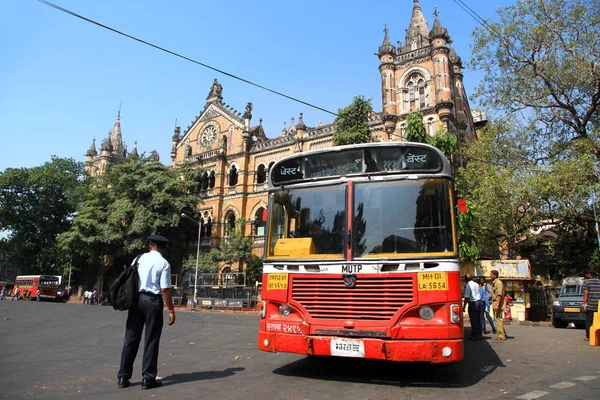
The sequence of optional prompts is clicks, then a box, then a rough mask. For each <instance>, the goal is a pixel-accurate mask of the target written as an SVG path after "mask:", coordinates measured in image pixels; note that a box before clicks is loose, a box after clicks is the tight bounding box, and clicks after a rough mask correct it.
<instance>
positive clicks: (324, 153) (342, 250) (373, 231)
mask: <svg viewBox="0 0 600 400" xmlns="http://www.w3.org/2000/svg"><path fill="white" fill-rule="evenodd" d="M453 193H454V190H453V178H452V171H451V167H450V163H449V162H448V160H447V159H446V157H444V155H443V154H442V153H441V152H440V151H439V150H438V149H436V148H434V147H431V146H428V145H425V144H420V143H368V144H360V145H353V146H340V147H334V148H329V149H323V150H316V151H310V152H306V153H302V154H298V155H294V156H290V157H287V158H284V159H282V160H280V161H278V162H276V163H275V164H274V165H273V167H272V168H271V170H270V173H269V205H268V220H267V237H266V240H265V256H264V262H263V265H264V267H263V285H262V302H261V303H260V304H259V307H261V312H260V316H261V319H260V330H259V334H258V346H259V348H260V349H261V350H263V351H267V352H289V353H298V354H308V355H315V356H340V357H362V358H371V359H381V360H391V361H419V362H429V363H453V362H459V361H462V360H463V357H464V343H463V320H462V310H461V282H460V272H459V260H458V244H457V242H458V240H457V229H456V222H455V204H454V197H453Z"/></svg>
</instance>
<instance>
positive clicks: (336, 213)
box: [268, 185, 346, 258]
mask: <svg viewBox="0 0 600 400" xmlns="http://www.w3.org/2000/svg"><path fill="white" fill-rule="evenodd" d="M345 199H346V185H335V186H320V187H318V188H310V189H308V188H296V189H283V190H281V191H277V192H275V193H273V206H272V207H271V210H272V211H271V230H270V232H271V234H270V237H271V239H270V246H269V254H268V255H269V256H298V257H302V256H304V257H306V258H310V257H316V256H320V257H323V256H329V257H336V258H337V257H339V258H341V257H343V256H344V243H345V240H344V239H345V237H346V201H345ZM282 239H288V240H282Z"/></svg>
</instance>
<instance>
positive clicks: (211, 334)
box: [0, 300, 600, 400]
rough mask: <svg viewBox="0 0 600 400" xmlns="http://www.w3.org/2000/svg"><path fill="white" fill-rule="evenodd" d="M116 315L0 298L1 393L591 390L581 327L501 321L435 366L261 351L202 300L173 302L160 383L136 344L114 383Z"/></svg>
mask: <svg viewBox="0 0 600 400" xmlns="http://www.w3.org/2000/svg"><path fill="white" fill-rule="evenodd" d="M165 315H166V314H165ZM125 318H126V313H122V312H117V311H114V310H112V308H109V307H101V306H84V305H80V304H57V303H46V302H42V303H35V302H16V301H13V302H11V301H6V300H5V301H0V351H1V353H2V354H1V356H0V398H36V399H65V398H76V399H147V398H158V399H163V398H168V397H171V398H173V399H225V400H229V399H236V400H239V399H274V400H275V399H285V400H292V399H294V400H296V399H298V400H300V399H311V400H312V399H342V398H343V399H348V400H353V399H360V400H365V399H373V400H375V399H402V398H410V399H436V400H444V399H460V400H464V399H466V398H471V399H478V400H484V399H498V398H502V399H516V398H523V399H535V398H541V399H543V400H553V399H586V400H590V399H594V398H597V397H598V393H600V347H595V348H592V347H590V346H589V345H588V344H587V342H584V341H583V337H584V332H583V331H581V330H573V329H554V328H547V327H529V326H510V327H508V328H507V330H508V334H509V337H513V338H512V339H510V340H507V341H506V342H497V341H492V340H487V341H483V342H470V341H467V342H466V350H465V356H466V357H465V358H466V359H465V362H463V363H461V364H457V365H454V366H442V367H439V366H437V367H436V366H430V365H421V364H416V365H415V364H399V363H386V362H378V361H371V360H352V359H341V358H311V357H304V356H298V355H293V354H268V353H263V352H260V351H258V350H257V346H256V331H257V327H258V320H257V319H258V317H257V316H256V315H245V314H224V313H223V314H221V313H210V312H199V313H189V312H180V313H178V315H177V323H176V324H175V325H174V326H172V327H169V326H165V328H164V331H163V340H162V342H161V352H160V358H159V375H160V376H162V377H164V382H165V384H164V385H163V386H162V387H160V388H157V389H154V390H148V391H142V390H140V379H139V373H140V372H139V371H140V369H139V367H140V364H141V360H140V358H141V352H140V354H139V355H138V360H137V361H136V364H135V367H134V379H133V386H132V387H130V388H128V389H118V388H117V385H116V373H117V370H118V364H119V354H120V350H121V345H122V340H123V339H122V338H123V333H124V324H125ZM466 329H467V330H468V329H469V328H466ZM536 396H539V397H536Z"/></svg>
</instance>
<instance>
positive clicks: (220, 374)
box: [162, 368, 245, 385]
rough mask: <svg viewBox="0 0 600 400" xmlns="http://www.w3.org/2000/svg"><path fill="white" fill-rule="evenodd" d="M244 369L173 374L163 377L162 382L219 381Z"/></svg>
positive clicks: (168, 383)
mask: <svg viewBox="0 0 600 400" xmlns="http://www.w3.org/2000/svg"><path fill="white" fill-rule="evenodd" d="M244 370H245V368H227V369H224V370H223V371H198V372H190V373H186V374H173V375H169V376H165V377H164V378H163V379H162V381H163V382H164V384H165V385H175V384H178V383H186V382H195V381H204V380H208V379H220V378H225V377H227V376H231V375H235V374H236V372H241V371H244Z"/></svg>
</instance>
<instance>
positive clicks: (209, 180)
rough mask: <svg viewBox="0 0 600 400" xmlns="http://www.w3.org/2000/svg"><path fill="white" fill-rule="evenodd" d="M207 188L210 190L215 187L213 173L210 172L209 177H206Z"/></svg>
mask: <svg viewBox="0 0 600 400" xmlns="http://www.w3.org/2000/svg"><path fill="white" fill-rule="evenodd" d="M208 187H209V188H211V189H212V188H214V187H215V171H210V176H209V177H208Z"/></svg>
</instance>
